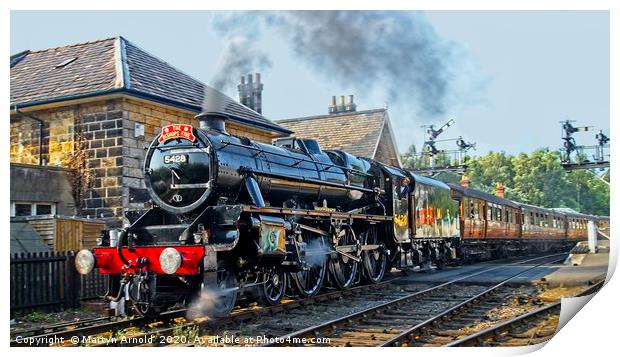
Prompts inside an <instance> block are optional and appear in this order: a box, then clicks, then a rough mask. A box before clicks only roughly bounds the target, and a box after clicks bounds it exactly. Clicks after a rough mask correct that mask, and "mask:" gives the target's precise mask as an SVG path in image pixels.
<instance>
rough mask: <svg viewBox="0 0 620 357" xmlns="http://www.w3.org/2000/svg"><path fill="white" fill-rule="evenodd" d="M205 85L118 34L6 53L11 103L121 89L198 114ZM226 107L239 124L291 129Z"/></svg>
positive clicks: (238, 108) (231, 104) (33, 102)
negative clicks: (42, 48)
mask: <svg viewBox="0 0 620 357" xmlns="http://www.w3.org/2000/svg"><path fill="white" fill-rule="evenodd" d="M204 88H205V85H204V84H203V83H202V82H200V81H199V80H197V79H195V78H193V77H191V76H189V75H187V74H185V73H183V72H181V71H179V70H178V69H176V68H174V67H173V66H171V65H170V64H168V63H166V62H164V61H162V60H160V59H158V58H157V57H155V56H153V55H151V54H149V53H148V52H146V51H144V50H142V49H141V48H139V47H138V46H136V45H135V44H133V43H131V42H129V41H127V40H126V39H125V38H123V37H120V36H119V37H114V38H108V39H103V40H97V41H92V42H85V43H79V44H74V45H69V46H63V47H57V48H50V49H46V50H40V51H24V52H20V53H18V54H15V55H13V56H11V95H10V97H11V107H14V106H15V105H17V106H18V107H25V106H29V105H36V104H42V103H48V102H55V101H62V100H68V99H77V98H82V97H89V96H94V95H101V94H107V93H113V92H125V93H128V94H131V95H135V96H138V97H142V98H145V99H150V100H154V101H158V102H162V103H164V104H168V105H172V106H176V107H179V108H182V109H186V110H190V111H194V112H197V113H198V112H200V111H201V108H202V104H203V103H202V102H203V97H204V93H205V92H204ZM226 112H227V114H228V115H229V116H230V117H231V120H233V121H237V122H240V123H242V124H244V125H250V126H255V127H259V128H261V129H263V130H270V131H275V132H278V133H282V134H289V133H290V131H288V130H286V129H284V128H282V127H280V126H278V125H277V124H275V123H273V122H272V121H270V120H268V119H266V118H265V117H263V116H262V115H261V114H259V113H257V112H255V111H254V110H252V109H250V108H248V107H245V106H243V105H242V104H240V103H238V102H236V101H234V100H232V99H230V101H228V105H227V107H226Z"/></svg>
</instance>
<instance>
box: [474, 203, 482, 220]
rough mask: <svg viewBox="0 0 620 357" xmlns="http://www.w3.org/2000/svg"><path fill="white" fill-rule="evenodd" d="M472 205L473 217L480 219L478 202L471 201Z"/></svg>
mask: <svg viewBox="0 0 620 357" xmlns="http://www.w3.org/2000/svg"><path fill="white" fill-rule="evenodd" d="M472 205H473V206H474V208H473V210H474V219H480V211H479V210H480V202H477V201H473V202H472Z"/></svg>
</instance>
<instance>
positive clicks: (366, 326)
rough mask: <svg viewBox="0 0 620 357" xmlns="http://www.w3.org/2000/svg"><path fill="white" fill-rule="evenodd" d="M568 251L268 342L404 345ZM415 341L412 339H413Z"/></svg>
mask: <svg viewBox="0 0 620 357" xmlns="http://www.w3.org/2000/svg"><path fill="white" fill-rule="evenodd" d="M565 256H566V254H554V255H548V256H544V257H537V258H533V259H528V260H525V261H521V262H517V263H513V264H510V265H517V266H518V265H521V264H528V263H532V262H535V261H537V260H543V262H541V263H537V264H534V265H533V266H531V267H527V268H525V269H524V270H522V271H520V272H518V273H516V274H513V275H512V276H510V277H509V278H507V279H504V280H503V281H501V282H500V283H498V284H495V285H493V286H492V287H490V288H489V287H488V286H479V285H465V284H463V283H464V282H465V281H466V280H467V279H470V278H473V277H475V276H478V275H482V274H486V273H489V272H492V271H495V270H497V269H501V268H502V267H492V268H489V269H485V270H483V271H479V272H476V273H473V274H469V275H467V276H463V277H460V278H457V279H454V280H451V281H448V282H446V283H443V284H440V285H437V286H434V287H432V288H428V289H425V290H423V291H419V292H415V293H412V294H409V295H407V296H404V297H402V298H398V299H395V300H392V301H389V302H387V303H384V304H381V305H378V306H375V307H372V308H369V309H366V310H363V311H360V312H357V313H353V314H350V315H346V316H344V317H341V318H337V319H334V320H331V321H328V322H325V323H322V324H320V325H316V326H313V327H310V328H306V329H302V330H299V331H296V332H293V333H289V334H286V335H280V336H279V337H275V338H273V339H271V340H270V342H269V343H266V344H263V346H291V345H292V346H400V345H407V344H409V343H411V344H415V338H416V336H420V335H421V334H422V333H423V332H424V331H427V330H429V328H431V327H432V326H434V325H437V324H438V323H439V322H440V321H442V320H446V319H448V318H449V317H454V316H456V315H457V314H461V313H463V312H466V311H471V312H472V313H475V310H473V308H474V307H481V304H492V303H494V302H495V303H497V302H498V301H499V300H501V294H506V292H505V291H502V290H503V289H505V288H506V287H507V284H508V283H509V282H511V281H513V280H514V279H515V278H517V277H518V276H521V275H523V274H524V273H526V272H528V271H530V270H532V269H535V268H537V267H539V266H541V265H545V264H549V263H552V262H556V261H560V260H563V258H564V257H565ZM412 341H413V342H412Z"/></svg>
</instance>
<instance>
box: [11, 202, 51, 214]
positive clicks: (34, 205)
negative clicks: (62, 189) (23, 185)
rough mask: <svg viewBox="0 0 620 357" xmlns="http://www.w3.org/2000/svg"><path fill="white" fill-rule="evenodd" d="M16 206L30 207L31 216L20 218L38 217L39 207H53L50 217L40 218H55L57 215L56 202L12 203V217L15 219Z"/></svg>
mask: <svg viewBox="0 0 620 357" xmlns="http://www.w3.org/2000/svg"><path fill="white" fill-rule="evenodd" d="M15 205H30V216H20V217H33V216H34V217H36V216H37V215H36V213H37V205H46V206H51V207H52V209H51V212H50V214H49V215H47V214H46V215H40V216H50V215H51V216H53V215H55V214H56V202H28V201H11V217H15Z"/></svg>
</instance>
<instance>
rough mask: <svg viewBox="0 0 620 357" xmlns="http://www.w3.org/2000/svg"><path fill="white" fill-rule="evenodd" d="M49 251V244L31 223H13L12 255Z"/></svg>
mask: <svg viewBox="0 0 620 357" xmlns="http://www.w3.org/2000/svg"><path fill="white" fill-rule="evenodd" d="M49 251H50V249H49V247H48V246H47V244H45V242H44V241H43V239H42V238H41V236H39V234H38V233H37V232H36V231H35V230H34V228H32V226H31V225H30V223H28V222H13V221H11V254H15V253H39V252H49Z"/></svg>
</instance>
